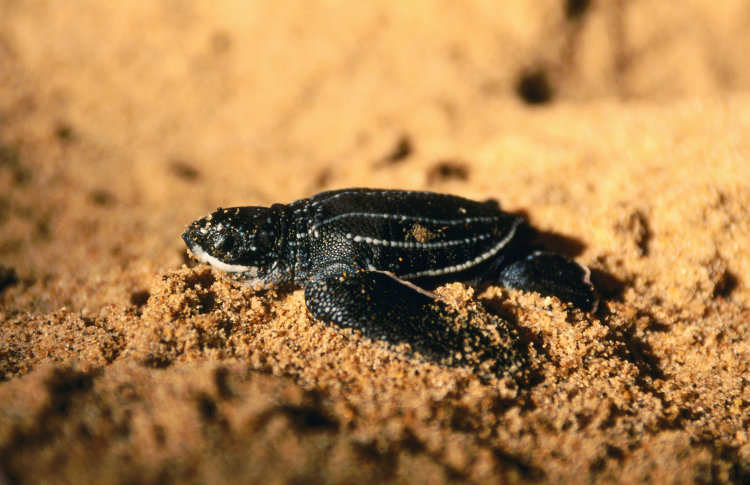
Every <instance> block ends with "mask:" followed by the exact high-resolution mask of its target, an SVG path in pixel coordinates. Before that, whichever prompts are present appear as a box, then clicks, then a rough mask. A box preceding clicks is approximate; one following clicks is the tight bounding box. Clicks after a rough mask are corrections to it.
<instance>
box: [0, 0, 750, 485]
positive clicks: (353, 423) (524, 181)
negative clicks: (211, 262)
mask: <svg viewBox="0 0 750 485" xmlns="http://www.w3.org/2000/svg"><path fill="white" fill-rule="evenodd" d="M749 22H750V3H749V2H747V1H739V0H731V1H727V2H722V3H716V2H707V1H700V0H696V1H691V2H676V1H666V2H659V3H658V4H654V3H653V2H645V1H617V0H612V1H604V0H601V1H581V0H567V1H557V0H555V1H552V0H543V1H533V2H532V1H527V2H509V3H508V4H507V5H506V4H502V5H499V4H497V3H496V2H484V1H471V2H469V1H467V2H411V3H404V4H397V3H390V4H383V3H379V2H354V3H346V4H344V3H339V2H326V1H315V2H302V1H290V2H282V3H279V2H271V1H258V2H235V1H226V2H219V3H216V4H214V3H211V2H200V1H196V0H169V1H167V0H164V1H159V2H150V3H146V2H120V3H105V2H96V1H92V0H79V1H76V2H53V3H38V2H31V1H13V0H0V483H8V484H15V483H342V484H343V483H384V482H388V483H582V482H588V483H622V484H631V483H632V484H636V483H664V484H666V483H748V482H750V431H748V430H749V429H750V367H749V366H750V364H749V362H750V214H749V213H748V208H750V64H748V62H747V52H749V51H750V30H748V29H747V25H748V23H749ZM345 187H373V188H389V189H396V188H398V189H410V190H426V191H434V192H443V193H451V194H456V195H460V196H463V197H467V198H471V199H476V200H484V199H488V198H493V199H496V200H498V201H499V202H500V204H501V206H502V208H503V209H505V210H508V211H512V212H514V213H520V214H523V215H525V216H526V217H527V218H528V220H529V221H530V223H531V224H533V226H534V227H536V228H538V229H539V230H540V231H541V232H542V238H543V240H544V242H545V244H546V245H547V246H548V247H549V248H550V249H552V250H555V251H558V252H561V253H564V254H566V255H568V256H570V257H573V258H575V259H576V260H577V261H579V262H581V263H583V264H585V265H587V266H588V267H590V268H591V270H592V281H593V282H594V284H595V285H596V287H597V289H598V290H599V292H600V294H601V296H602V302H601V305H600V308H599V310H598V311H597V312H595V313H593V314H589V313H584V312H581V311H579V310H576V309H574V308H572V307H570V306H569V305H566V304H564V303H562V302H560V301H558V300H556V299H554V298H550V297H543V296H540V295H537V294H534V293H524V292H519V291H514V290H509V289H506V288H502V287H499V286H490V287H489V288H487V289H475V288H471V287H468V286H466V285H464V284H461V283H451V284H448V285H446V286H443V287H441V288H438V289H437V292H438V294H439V295H440V296H441V297H442V298H444V299H445V300H446V301H448V302H449V303H450V304H451V305H453V306H455V307H456V308H466V309H469V310H471V311H472V312H475V314H477V315H480V316H481V315H490V314H491V315H495V316H500V317H502V318H503V319H504V320H506V321H507V322H508V325H510V326H512V327H513V328H514V329H516V330H517V332H518V334H519V335H520V336H521V337H520V338H521V339H522V340H523V345H524V346H526V347H528V352H529V368H528V375H529V376H531V377H530V378H529V380H528V381H527V382H526V383H525V384H523V385H518V383H517V382H514V381H513V380H512V379H510V378H507V377H503V376H500V377H496V378H487V377H486V376H479V375H477V374H476V373H474V372H472V370H471V369H468V368H463V367H444V366H440V365H438V364H436V363H434V362H431V361H429V360H425V359H423V358H421V357H420V356H419V355H417V354H414V353H412V352H410V351H409V348H408V347H407V346H389V345H387V344H386V343H384V342H381V341H371V340H369V339H367V338H364V337H363V336H362V335H360V334H359V333H358V332H357V331H354V330H344V329H340V328H337V327H333V326H330V325H326V324H324V323H322V322H319V321H317V320H315V319H314V318H313V317H312V316H311V315H310V313H309V312H308V310H307V309H306V307H305V302H304V295H303V292H302V290H296V291H275V290H268V291H255V290H254V289H251V288H248V287H245V286H241V285H238V284H236V283H235V282H233V281H231V280H229V279H227V278H225V277H224V276H223V275H222V273H221V272H219V271H216V270H213V269H211V268H209V267H207V266H205V265H200V264H196V263H195V262H194V261H192V260H191V259H190V258H189V257H188V254H187V251H186V248H185V244H184V243H183V241H182V239H181V238H180V235H181V234H182V232H183V231H184V229H185V227H186V225H187V224H189V223H190V222H191V221H193V220H195V219H197V218H199V217H202V216H204V215H206V214H207V213H209V212H211V211H213V210H214V209H216V208H217V207H231V206H237V205H259V206H267V205H270V204H273V203H277V202H281V203H288V202H291V201H293V200H296V199H300V198H303V197H307V196H310V195H312V194H315V193H317V192H320V191H323V190H330V189H337V188H345Z"/></svg>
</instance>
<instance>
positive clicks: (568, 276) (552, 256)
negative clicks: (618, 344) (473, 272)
mask: <svg viewBox="0 0 750 485" xmlns="http://www.w3.org/2000/svg"><path fill="white" fill-rule="evenodd" d="M590 274H591V272H590V270H589V269H588V268H586V267H585V266H581V265H580V264H578V263H576V262H575V261H573V260H572V259H570V258H567V257H565V256H563V255H561V254H557V253H548V252H542V251H538V252H535V253H532V254H530V255H528V256H526V257H525V258H523V259H520V260H518V261H515V262H514V263H512V264H510V265H508V266H506V267H505V268H503V270H502V271H501V273H500V283H501V284H502V285H503V286H507V287H510V288H515V289H517V290H522V291H535V292H537V293H539V294H541V295H544V296H554V297H557V298H559V299H560V300H562V301H565V302H569V303H572V304H573V305H575V306H576V307H577V308H580V309H581V310H583V311H590V312H595V311H596V308H597V305H598V303H599V299H598V297H597V295H596V291H595V290H594V286H593V285H592V284H591V281H590V280H589V276H590Z"/></svg>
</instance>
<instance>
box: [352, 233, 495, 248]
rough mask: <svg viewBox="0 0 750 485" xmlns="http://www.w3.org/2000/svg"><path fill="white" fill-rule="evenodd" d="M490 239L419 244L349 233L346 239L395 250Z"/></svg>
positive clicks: (452, 244) (476, 237)
mask: <svg viewBox="0 0 750 485" xmlns="http://www.w3.org/2000/svg"><path fill="white" fill-rule="evenodd" d="M488 237H490V234H479V235H477V236H471V237H466V238H464V239H453V240H448V241H437V242H431V243H430V242H418V241H392V240H388V239H377V238H374V237H370V236H360V235H354V234H352V233H347V235H346V238H347V239H352V240H353V241H354V242H363V243H365V244H372V245H374V246H386V247H394V248H405V249H433V248H445V247H449V246H459V245H461V244H471V243H475V242H477V241H483V240H485V239H487V238H488Z"/></svg>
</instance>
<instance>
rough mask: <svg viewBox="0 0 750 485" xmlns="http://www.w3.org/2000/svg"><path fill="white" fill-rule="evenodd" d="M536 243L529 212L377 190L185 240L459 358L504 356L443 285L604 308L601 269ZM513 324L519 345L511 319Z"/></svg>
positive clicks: (345, 320) (206, 256) (219, 261)
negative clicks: (598, 289)
mask: <svg viewBox="0 0 750 485" xmlns="http://www.w3.org/2000/svg"><path fill="white" fill-rule="evenodd" d="M534 237H535V231H534V230H533V229H532V228H531V227H530V226H529V225H528V224H527V222H526V221H525V220H524V219H523V218H522V217H519V216H516V215H512V214H509V213H506V212H503V211H502V210H500V207H499V205H498V203H497V202H495V201H486V202H476V201H472V200H468V199H464V198H462V197H457V196H453V195H445V194H436V193H429V192H410V191H400V190H371V189H344V190H335V191H329V192H322V193H320V194H317V195H314V196H312V197H310V198H307V199H301V200H297V201H295V202H292V203H291V204H286V205H285V204H274V205H272V206H271V207H234V208H229V209H218V210H217V211H216V212H214V213H212V214H210V215H208V216H207V217H204V218H203V219H200V220H197V221H195V222H193V223H192V224H190V226H189V227H188V228H187V230H186V231H185V233H184V234H183V235H182V238H183V239H184V240H185V243H186V244H187V246H188V248H189V249H190V252H192V254H193V255H194V257H195V258H196V259H197V260H198V261H200V262H202V263H207V264H209V265H211V266H213V267H214V268H216V269H219V270H221V271H224V272H227V273H230V274H232V275H233V276H234V277H235V278H237V279H238V280H241V281H243V282H244V283H246V284H249V285H252V286H255V287H269V286H275V287H292V288H294V287H302V288H304V290H305V303H306V304H307V308H308V309H309V311H310V313H311V314H312V315H313V316H314V317H315V318H317V319H319V320H322V321H324V322H330V323H334V324H336V325H339V326H342V327H351V328H356V329H360V330H361V331H362V332H363V334H364V335H366V336H368V337H371V338H379V339H384V340H386V341H388V342H391V343H408V344H410V345H412V346H413V347H414V348H415V349H416V350H419V351H422V352H426V353H428V354H433V355H437V356H438V357H439V358H448V360H451V361H452V362H453V363H456V361H455V359H458V362H459V363H460V361H461V359H462V357H461V355H462V354H463V353H466V352H468V351H477V350H479V351H480V353H482V352H484V353H485V354H486V353H487V352H497V351H498V350H499V349H495V350H492V349H488V348H487V347H492V346H493V345H495V344H493V341H492V339H488V338H487V337H486V335H484V334H483V333H481V332H475V331H473V330H471V329H470V328H468V327H470V325H469V326H467V325H465V324H461V323H458V324H457V323H456V318H457V317H456V315H457V313H456V311H455V310H452V309H451V307H450V306H449V305H448V304H447V303H445V302H443V301H442V300H441V299H440V298H439V297H437V296H436V295H435V294H433V293H431V292H430V291H428V290H429V289H431V288H434V287H436V286H438V285H440V284H443V283H447V282H452V281H462V282H466V283H468V284H471V285H481V284H490V283H499V284H501V285H503V286H506V287H511V288H516V289H520V290H526V291H536V292H539V293H540V294H542V295H547V296H555V297H558V298H560V299H561V300H563V301H566V302H570V303H572V304H573V305H575V306H576V307H578V308H580V309H582V310H584V311H593V310H595V308H596V305H597V298H596V293H595V291H594V288H593V286H592V285H591V283H590V281H589V270H588V269H587V268H585V267H583V266H581V265H579V264H578V263H576V262H574V261H573V260H571V259H569V258H567V257H565V256H563V255H560V254H556V253H551V252H540V251H535V250H533V249H532V245H531V243H532V240H533V238H534ZM452 320H453V321H452ZM503 329H504V330H503ZM503 329H501V330H502V331H503V332H504V334H505V336H506V337H507V336H509V335H510V336H511V340H512V339H514V338H516V335H517V334H515V333H514V332H515V330H513V329H512V328H510V327H508V325H507V322H506V324H505V326H504V327H503ZM511 334H512V335H511ZM505 341H506V342H507V341H508V339H505ZM456 356H457V357H456ZM501 357H502V356H501ZM483 358H484V357H481V356H480V357H479V359H480V360H481V359H483ZM500 360H506V361H507V360H513V356H512V355H506V356H505V358H501V359H500ZM500 365H508V362H505V363H501V364H500Z"/></svg>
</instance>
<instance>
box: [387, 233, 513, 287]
mask: <svg viewBox="0 0 750 485" xmlns="http://www.w3.org/2000/svg"><path fill="white" fill-rule="evenodd" d="M520 223H521V219H517V220H515V221H514V222H513V227H511V228H510V231H508V234H507V235H506V236H505V237H504V238H503V239H502V240H501V241H500V242H498V243H497V244H495V245H494V246H492V247H491V248H490V249H489V250H487V251H485V252H484V253H482V254H480V255H479V256H477V257H476V258H474V259H471V260H469V261H466V262H464V263H461V264H454V265H453V266H447V267H445V268H439V269H428V270H425V271H417V272H416V273H409V274H404V275H399V276H400V277H401V278H420V277H422V276H440V275H444V274H447V273H456V272H458V271H463V270H465V269H468V268H471V267H472V266H476V265H478V264H480V263H483V262H484V261H487V260H488V259H489V258H491V257H492V256H494V255H495V254H497V253H498V252H499V251H500V250H501V249H503V248H504V247H505V246H506V245H507V244H508V242H509V241H510V240H511V239H513V236H514V235H515V233H516V228H517V227H518V225H519V224H520Z"/></svg>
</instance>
